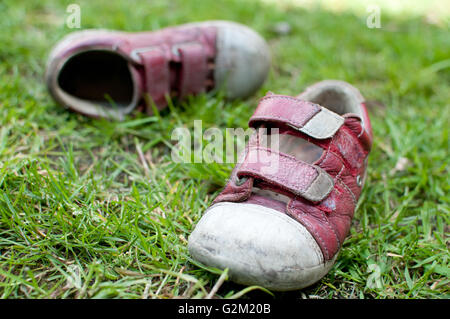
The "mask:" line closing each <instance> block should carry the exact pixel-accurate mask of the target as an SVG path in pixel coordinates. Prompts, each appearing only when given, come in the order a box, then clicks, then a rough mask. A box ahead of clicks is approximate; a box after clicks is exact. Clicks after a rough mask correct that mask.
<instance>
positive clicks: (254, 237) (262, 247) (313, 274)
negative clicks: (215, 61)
mask: <svg viewBox="0 0 450 319" xmlns="http://www.w3.org/2000/svg"><path fill="white" fill-rule="evenodd" d="M249 125H250V126H251V127H253V128H255V129H256V131H255V133H254V135H253V136H252V137H251V138H250V141H249V143H248V145H247V146H246V148H245V151H244V156H243V160H241V161H240V162H239V163H238V164H237V165H236V167H235V168H234V170H233V172H232V174H231V178H230V180H229V181H228V184H227V185H226V187H225V188H224V190H223V191H222V192H221V193H220V194H219V195H218V196H217V198H216V199H215V200H214V202H213V205H212V206H211V207H209V208H208V209H207V211H206V213H205V215H204V216H203V217H202V218H201V220H200V222H199V223H198V224H197V226H196V227H195V229H194V231H193V232H192V234H191V236H190V237H189V244H188V248H189V251H190V253H191V255H192V256H193V257H194V259H196V260H198V261H200V262H202V263H204V264H206V265H208V266H214V267H217V268H221V269H225V268H229V274H230V278H231V279H232V280H234V281H236V282H238V283H241V284H247V285H260V286H263V287H266V288H269V289H272V290H281V291H283V290H294V289H301V288H303V287H306V286H309V285H311V284H313V283H315V282H317V281H318V280H319V279H320V278H322V277H323V276H324V275H325V274H327V272H328V271H329V270H330V268H331V267H332V266H333V264H334V262H335V261H336V258H337V255H338V252H339V249H340V248H341V246H342V243H343V242H344V240H345V237H346V235H347V233H348V231H349V228H350V225H351V220H352V218H353V214H354V210H355V207H356V203H357V201H358V198H359V196H360V194H361V189H362V187H363V184H364V181H365V176H366V169H367V158H368V155H369V152H370V148H371V145H372V129H371V125H370V121H369V117H368V114H367V111H366V108H365V106H364V99H363V97H362V96H361V94H360V93H359V91H358V90H357V89H356V88H354V87H353V86H351V85H350V84H348V83H345V82H341V81H334V80H327V81H323V82H319V83H317V84H315V85H313V86H311V87H309V88H308V89H307V90H306V91H305V92H304V93H302V94H300V95H299V96H297V97H296V98H294V97H289V96H282V95H274V94H269V95H267V96H265V97H264V98H262V99H261V100H260V102H259V105H258V107H257V109H256V111H255V113H254V114H253V116H252V117H251V119H250V122H249ZM272 128H277V129H278V134H276V132H275V133H274V132H273V131H272V130H271V129H272ZM266 132H267V134H266ZM271 132H272V134H270V133H271ZM275 140H278V141H279V143H278V147H273V146H272V147H270V146H271V145H272V141H275ZM268 141H270V142H271V143H268ZM275 145H276V144H275Z"/></svg>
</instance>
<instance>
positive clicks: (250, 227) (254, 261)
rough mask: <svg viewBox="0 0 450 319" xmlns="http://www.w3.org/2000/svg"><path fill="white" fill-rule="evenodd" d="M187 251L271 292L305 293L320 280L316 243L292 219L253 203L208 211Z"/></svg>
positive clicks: (322, 271)
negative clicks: (304, 290) (289, 291)
mask: <svg viewBox="0 0 450 319" xmlns="http://www.w3.org/2000/svg"><path fill="white" fill-rule="evenodd" d="M188 247H189V252H190V253H191V255H192V256H193V257H194V258H195V259H196V260H198V261H200V262H202V263H203V264H205V265H208V266H213V267H217V268H220V269H225V268H229V272H230V277H231V279H232V280H233V281H235V282H237V283H241V284H246V285H260V286H263V287H266V288H269V289H272V290H278V291H286V290H294V289H301V288H304V287H306V286H309V285H311V284H313V283H315V282H316V281H318V280H319V279H320V278H322V277H323V276H324V275H325V274H326V273H327V272H328V271H329V270H330V268H331V267H332V266H333V264H334V259H333V260H331V261H328V262H326V263H324V259H323V255H322V252H321V250H320V247H319V246H318V244H317V242H316V241H315V239H314V238H313V237H312V235H311V234H310V233H309V232H308V230H307V229H306V228H305V227H303V226H302V225H301V224H300V223H298V222H297V221H295V220H294V219H292V218H291V217H289V216H287V215H285V214H283V213H281V212H279V211H276V210H273V209H270V208H267V207H264V206H260V205H255V204H242V203H219V204H216V205H214V206H212V207H211V208H209V209H208V210H207V212H206V213H205V215H204V216H203V217H202V219H201V220H200V222H199V223H198V225H197V226H196V228H195V230H194V231H193V232H192V234H191V236H190V237H189V244H188Z"/></svg>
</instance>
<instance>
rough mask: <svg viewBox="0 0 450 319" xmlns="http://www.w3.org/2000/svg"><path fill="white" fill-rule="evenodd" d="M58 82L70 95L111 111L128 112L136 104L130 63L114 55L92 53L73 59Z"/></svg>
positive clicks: (85, 53)
mask: <svg viewBox="0 0 450 319" xmlns="http://www.w3.org/2000/svg"><path fill="white" fill-rule="evenodd" d="M57 81H58V86H59V88H60V89H61V90H62V91H64V92H65V93H66V94H68V95H70V96H72V97H74V98H76V99H78V100H83V101H85V102H88V103H92V104H96V105H101V106H104V107H107V108H118V109H123V108H127V107H128V106H129V105H130V104H131V103H132V100H133V79H132V75H131V72H130V70H129V67H128V62H127V61H126V60H125V58H123V57H122V56H121V55H119V54H117V53H114V52H110V51H106V50H90V51H84V52H81V53H79V54H76V55H74V56H72V57H71V58H69V59H68V60H67V61H66V63H65V64H64V65H63V67H62V69H61V70H60V72H59V75H58V79H57Z"/></svg>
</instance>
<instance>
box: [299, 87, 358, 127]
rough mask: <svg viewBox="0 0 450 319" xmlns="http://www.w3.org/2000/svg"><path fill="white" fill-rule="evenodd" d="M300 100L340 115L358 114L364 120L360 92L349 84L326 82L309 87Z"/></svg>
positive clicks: (300, 96)
mask: <svg viewBox="0 0 450 319" xmlns="http://www.w3.org/2000/svg"><path fill="white" fill-rule="evenodd" d="M298 98H300V99H303V100H306V101H310V102H313V103H317V104H319V105H322V106H324V107H326V108H327V109H329V110H330V111H333V112H335V113H337V114H339V115H344V114H348V113H352V114H356V115H358V116H360V117H361V118H362V114H361V107H360V105H361V102H362V101H363V100H364V99H363V98H362V96H361V94H360V93H359V91H358V90H357V89H356V88H355V87H353V86H352V85H350V84H349V83H346V82H343V81H338V80H325V81H322V82H319V83H316V84H315V85H313V86H311V87H309V88H308V89H307V90H306V91H305V92H303V93H302V94H300V95H299V96H298Z"/></svg>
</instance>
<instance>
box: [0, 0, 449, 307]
mask: <svg viewBox="0 0 450 319" xmlns="http://www.w3.org/2000/svg"><path fill="white" fill-rule="evenodd" d="M73 2H74V1H49V0H39V1H37V0H32V1H24V0H23V1H18V0H2V1H1V2H0V30H1V32H0V297H2V298H175V297H182V298H204V297H207V296H209V297H211V296H212V295H213V297H214V298H230V297H233V298H258V297H269V298H272V297H271V296H273V298H277V299H281V298H450V293H449V283H450V280H449V277H450V270H449V263H450V258H449V233H450V227H449V224H450V223H449V220H450V214H449V212H450V195H449V193H450V187H449V175H450V174H449V165H450V160H449V126H450V125H449V123H450V107H449V101H450V90H449V84H450V72H449V68H450V37H449V30H448V26H449V23H448V19H447V20H445V19H444V21H443V22H442V21H441V23H438V24H436V23H435V22H434V21H430V19H428V18H426V17H425V16H420V15H414V14H413V15H409V16H408V15H400V14H394V13H389V12H384V11H383V9H382V10H381V13H382V16H381V23H382V24H381V28H372V29H371V28H368V27H367V26H366V15H367V14H366V13H365V12H364V11H363V12H362V14H360V13H355V12H354V11H345V10H344V11H339V12H336V11H329V10H326V9H324V8H320V7H312V8H303V7H301V6H296V5H295V1H291V2H289V3H288V2H286V4H285V5H280V2H281V1H279V2H276V1H256V0H254V1H245V2H244V1H242V0H230V1H227V0H215V1H207V2H206V1H203V0H176V1H165V0H152V1H133V2H132V3H131V2H130V1H120V0H101V1H85V0H77V1H76V3H77V4H79V5H80V8H81V27H82V28H83V29H84V28H110V29H121V30H127V31H142V30H152V29H158V28H162V27H166V26H169V25H174V24H181V23H185V22H189V21H199V20H208V19H228V20H234V21H238V22H241V23H244V24H247V25H249V26H251V27H252V28H254V29H256V30H257V31H258V32H260V33H261V34H262V35H263V36H264V37H265V38H266V39H267V41H268V42H269V44H270V47H271V50H272V54H273V66H272V69H271V73H270V76H269V79H268V81H267V82H266V83H265V84H264V86H263V87H262V88H261V89H260V90H259V92H258V93H257V94H256V95H255V96H253V97H251V98H249V99H246V100H237V101H226V100H224V99H223V98H222V96H221V95H220V94H214V95H212V94H209V95H202V96H198V97H195V98H190V99H188V100H186V101H184V102H175V103H173V105H171V106H170V109H167V110H165V111H163V112H161V113H160V114H157V115H155V116H153V117H146V116H144V115H139V114H138V115H136V116H134V117H128V118H127V119H126V120H124V121H122V122H114V121H106V120H95V119H88V118H85V117H83V116H81V115H77V114H74V113H70V112H68V111H66V110H65V109H63V108H61V107H59V106H58V105H56V104H55V102H54V101H53V100H52V99H51V98H50V96H49V94H48V93H47V91H46V88H45V85H44V81H43V73H44V70H45V62H46V57H47V54H48V52H49V50H50V48H51V46H52V45H53V44H54V43H56V42H57V41H58V40H59V39H60V38H61V37H62V36H63V35H65V34H67V33H69V32H71V31H73V30H71V29H69V28H68V27H66V25H65V19H66V18H67V16H68V13H66V8H67V5H69V4H70V3H73ZM277 3H278V4H277ZM283 3H284V2H283ZM447 18H448V17H447ZM280 22H282V23H283V24H284V25H288V26H289V28H288V30H285V31H288V32H280V31H277V30H278V29H279V27H278V28H277V25H278V26H279V23H280ZM329 78H332V79H341V80H345V81H348V82H350V83H352V84H353V85H355V86H356V87H358V88H359V89H360V90H361V92H362V93H363V95H364V96H365V97H366V99H367V101H368V107H369V112H370V116H371V120H372V125H373V129H374V145H373V151H372V153H371V155H370V158H369V170H368V178H367V182H366V185H365V188H364V191H363V193H362V196H361V199H360V201H359V205H358V208H357V211H356V214H355V218H354V220H353V226H352V228H351V231H350V233H349V235H348V238H347V240H346V241H345V243H344V246H343V248H342V250H341V253H340V255H339V258H338V260H337V263H336V265H335V266H334V267H333V268H332V270H331V271H330V272H329V274H328V275H327V276H325V277H324V278H323V279H322V280H321V281H320V282H318V283H317V284H315V285H313V286H311V287H309V288H306V289H303V290H301V291H294V292H288V293H275V292H269V291H266V290H262V289H260V288H258V287H250V288H246V287H244V286H239V285H236V284H233V283H231V282H229V281H227V280H225V282H223V283H222V279H223V278H224V277H225V276H222V277H220V275H221V274H222V272H221V271H220V270H217V269H211V268H205V267H204V266H202V265H200V264H198V263H196V262H195V261H194V260H192V259H191V258H190V256H189V254H188V251H187V238H188V236H189V234H190V232H191V231H192V229H193V227H194V226H195V224H196V223H197V221H198V220H199V219H200V217H201V215H202V212H203V211H204V210H205V209H206V208H207V207H208V206H209V204H210V203H211V201H212V199H213V198H214V196H215V195H216V194H218V192H219V191H220V190H221V188H222V187H223V186H224V184H225V181H226V179H227V178H228V175H229V173H230V171H231V169H232V167H233V165H232V164H218V163H212V164H177V163H174V162H173V161H172V159H171V145H172V144H173V141H171V133H172V131H173V129H175V128H176V127H187V128H188V129H190V130H193V126H194V120H202V121H203V122H202V123H203V129H204V130H205V129H207V128H210V127H218V128H219V129H221V130H222V131H224V132H225V129H226V128H235V127H243V128H246V127H247V121H248V118H249V116H250V115H251V114H252V111H253V110H254V108H255V107H256V103H257V100H258V98H259V97H261V96H262V95H264V94H265V93H266V92H267V91H269V90H270V91H272V92H275V93H281V94H289V95H297V94H298V93H300V92H301V91H302V89H303V88H305V87H306V86H308V85H310V84H312V83H314V82H316V81H320V80H323V79H329ZM213 288H214V290H213ZM216 289H217V291H216V292H215V293H214V291H215V290H216ZM211 292H212V293H211Z"/></svg>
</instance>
